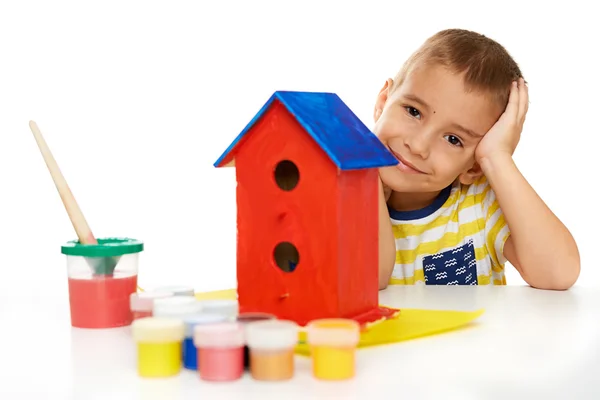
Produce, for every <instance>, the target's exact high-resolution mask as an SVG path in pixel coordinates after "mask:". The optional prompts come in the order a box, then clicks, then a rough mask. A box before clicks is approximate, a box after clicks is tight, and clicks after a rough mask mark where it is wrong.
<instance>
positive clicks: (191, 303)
mask: <svg viewBox="0 0 600 400" xmlns="http://www.w3.org/2000/svg"><path fill="white" fill-rule="evenodd" d="M201 311H202V304H201V303H200V302H199V301H198V300H196V298H195V297H191V296H173V297H167V298H164V299H156V300H154V307H153V309H152V313H153V315H154V316H155V317H166V318H167V317H168V318H177V319H182V318H184V317H186V316H188V315H193V314H199V313H200V312H201Z"/></svg>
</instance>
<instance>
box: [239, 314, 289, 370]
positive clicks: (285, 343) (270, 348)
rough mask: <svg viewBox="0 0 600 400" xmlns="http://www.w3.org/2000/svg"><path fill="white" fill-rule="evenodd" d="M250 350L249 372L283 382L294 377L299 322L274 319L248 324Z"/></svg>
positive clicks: (247, 335) (247, 334)
mask: <svg viewBox="0 0 600 400" xmlns="http://www.w3.org/2000/svg"><path fill="white" fill-rule="evenodd" d="M246 343H247V344H248V348H249V349H250V373H251V375H252V378H254V379H256V380H259V381H283V380H287V379H291V378H292V377H293V376H294V370H295V368H294V349H295V347H296V345H297V344H298V325H297V324H296V323H295V322H293V321H282V320H271V321H260V322H254V323H251V324H248V325H246Z"/></svg>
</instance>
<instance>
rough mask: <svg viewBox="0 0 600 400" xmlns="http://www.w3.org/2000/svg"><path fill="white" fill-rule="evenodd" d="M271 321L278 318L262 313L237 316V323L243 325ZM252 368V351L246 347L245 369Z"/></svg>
mask: <svg viewBox="0 0 600 400" xmlns="http://www.w3.org/2000/svg"><path fill="white" fill-rule="evenodd" d="M271 319H277V317H276V316H275V315H273V314H268V313H261V312H247V313H241V314H239V315H238V316H237V321H238V322H239V323H241V324H244V325H246V324H250V323H253V322H258V321H266V320H271ZM249 366H250V351H249V350H248V346H247V345H245V346H244V368H248V367H249Z"/></svg>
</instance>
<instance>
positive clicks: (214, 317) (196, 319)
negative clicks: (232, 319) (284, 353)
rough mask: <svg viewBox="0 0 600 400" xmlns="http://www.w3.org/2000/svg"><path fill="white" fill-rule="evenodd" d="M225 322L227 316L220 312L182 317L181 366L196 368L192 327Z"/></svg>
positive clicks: (196, 351)
mask: <svg viewBox="0 0 600 400" xmlns="http://www.w3.org/2000/svg"><path fill="white" fill-rule="evenodd" d="M221 322H227V316H225V315H220V314H206V313H200V314H192V315H189V316H186V317H184V318H183V323H184V325H185V337H184V339H183V349H182V350H183V366H184V367H185V368H186V369H191V370H197V369H198V349H196V346H195V345H194V327H196V326H197V325H207V324H216V323H221Z"/></svg>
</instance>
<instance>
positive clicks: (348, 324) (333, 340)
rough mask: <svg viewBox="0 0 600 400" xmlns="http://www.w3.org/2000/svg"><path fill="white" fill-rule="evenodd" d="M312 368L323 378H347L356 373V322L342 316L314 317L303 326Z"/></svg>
mask: <svg viewBox="0 0 600 400" xmlns="http://www.w3.org/2000/svg"><path fill="white" fill-rule="evenodd" d="M306 333H307V342H308V345H309V346H310V352H311V358H312V370H313V375H314V376H315V378H318V379H323V380H343V379H350V378H352V377H354V375H355V369H356V361H355V357H356V347H357V345H358V342H359V340H360V325H359V324H358V322H356V321H354V320H351V319H344V318H326V319H319V320H314V321H311V322H309V323H308V325H307V326H306Z"/></svg>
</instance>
